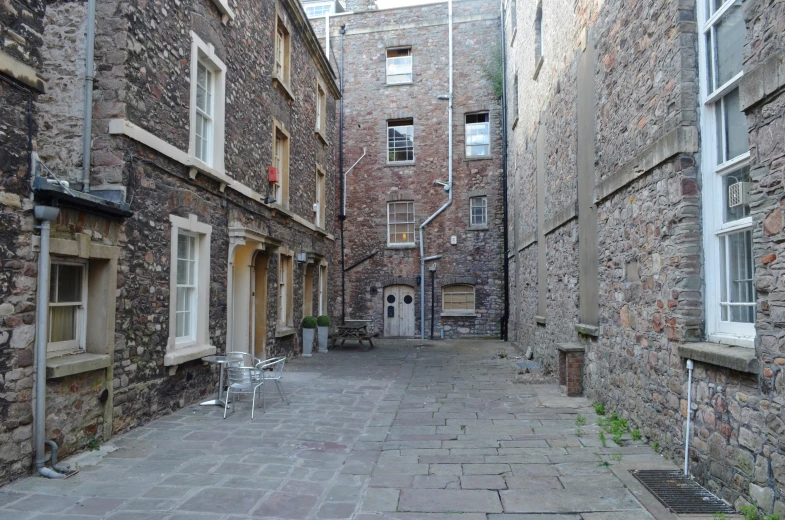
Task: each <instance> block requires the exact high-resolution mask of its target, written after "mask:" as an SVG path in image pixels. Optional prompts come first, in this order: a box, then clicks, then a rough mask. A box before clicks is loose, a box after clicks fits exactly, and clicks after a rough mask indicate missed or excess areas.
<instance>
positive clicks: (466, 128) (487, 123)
mask: <svg viewBox="0 0 785 520" xmlns="http://www.w3.org/2000/svg"><path fill="white" fill-rule="evenodd" d="M481 115H485V116H487V117H488V120H487V121H485V122H484V123H467V122H466V119H467V118H468V117H469V116H481ZM463 123H464V141H465V142H464V157H466V158H467V159H474V158H477V157H490V156H491V114H490V112H472V113H470V114H464V116H463ZM480 127H483V128H485V134H484V135H485V136H486V138H487V142H485V143H483V144H474V145H470V144H469V130H470V129H473V128H480ZM481 146H487V147H488V153H484V154H477V155H471V154H470V153H469V149H470V148H478V147H481Z"/></svg>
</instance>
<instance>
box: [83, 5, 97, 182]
mask: <svg viewBox="0 0 785 520" xmlns="http://www.w3.org/2000/svg"><path fill="white" fill-rule="evenodd" d="M95 2H96V0H88V1H87V42H86V47H87V48H86V52H85V76H84V135H83V136H82V191H83V192H85V193H89V192H90V163H91V162H92V146H93V143H92V135H93V79H94V78H93V75H94V74H95V59H94V57H93V55H94V52H95Z"/></svg>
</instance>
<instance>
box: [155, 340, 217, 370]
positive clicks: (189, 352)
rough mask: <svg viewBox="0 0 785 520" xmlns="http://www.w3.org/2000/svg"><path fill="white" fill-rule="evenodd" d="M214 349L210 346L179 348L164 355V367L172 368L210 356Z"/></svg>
mask: <svg viewBox="0 0 785 520" xmlns="http://www.w3.org/2000/svg"><path fill="white" fill-rule="evenodd" d="M215 352H216V348H215V347H214V346H212V345H194V346H192V347H181V348H178V349H175V350H172V351H171V352H167V353H166V354H165V355H164V366H166V367H172V366H177V365H182V364H183V363H187V362H189V361H193V360H194V359H199V358H203V357H205V356H212V355H213V354H215Z"/></svg>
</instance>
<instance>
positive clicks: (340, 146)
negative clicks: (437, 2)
mask: <svg viewBox="0 0 785 520" xmlns="http://www.w3.org/2000/svg"><path fill="white" fill-rule="evenodd" d="M339 32H340V33H341V77H340V82H341V85H340V90H341V107H340V114H339V120H338V171H339V172H340V173H341V179H340V181H341V214H340V215H338V220H339V221H340V223H341V324H345V323H346V246H345V243H344V238H343V235H344V231H343V228H344V221H345V220H346V208H345V203H346V179H345V176H344V173H343V38H344V36H345V35H346V25H342V26H341V29H340V31H339Z"/></svg>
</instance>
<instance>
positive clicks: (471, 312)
mask: <svg viewBox="0 0 785 520" xmlns="http://www.w3.org/2000/svg"><path fill="white" fill-rule="evenodd" d="M451 287H471V289H472V290H471V292H469V291H463V292H460V293H455V294H471V295H472V308H471V309H447V308H445V304H446V298H445V297H444V295H445V294H446V293H447V289H449V288H451ZM476 314H477V291H476V289H475V287H474V285H471V284H465V283H456V284H449V285H443V286H442V316H475V315H476Z"/></svg>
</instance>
